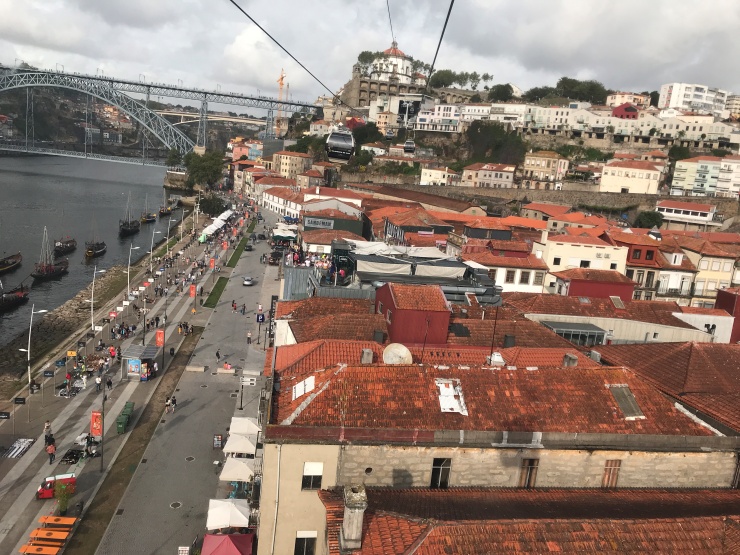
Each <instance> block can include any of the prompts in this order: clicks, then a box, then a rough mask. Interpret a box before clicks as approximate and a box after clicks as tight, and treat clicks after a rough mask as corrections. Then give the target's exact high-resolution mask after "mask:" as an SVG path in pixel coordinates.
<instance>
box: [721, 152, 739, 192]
mask: <svg viewBox="0 0 740 555" xmlns="http://www.w3.org/2000/svg"><path fill="white" fill-rule="evenodd" d="M717 196H718V197H733V198H738V196H740V156H725V157H724V158H722V162H721V165H720V167H719V178H718V179H717Z"/></svg>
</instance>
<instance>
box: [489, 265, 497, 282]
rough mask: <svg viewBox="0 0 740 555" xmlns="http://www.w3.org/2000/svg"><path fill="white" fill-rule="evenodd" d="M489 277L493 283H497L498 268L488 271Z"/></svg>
mask: <svg viewBox="0 0 740 555" xmlns="http://www.w3.org/2000/svg"><path fill="white" fill-rule="evenodd" d="M488 277H489V278H491V281H492V282H494V283H496V268H493V269H492V270H488Z"/></svg>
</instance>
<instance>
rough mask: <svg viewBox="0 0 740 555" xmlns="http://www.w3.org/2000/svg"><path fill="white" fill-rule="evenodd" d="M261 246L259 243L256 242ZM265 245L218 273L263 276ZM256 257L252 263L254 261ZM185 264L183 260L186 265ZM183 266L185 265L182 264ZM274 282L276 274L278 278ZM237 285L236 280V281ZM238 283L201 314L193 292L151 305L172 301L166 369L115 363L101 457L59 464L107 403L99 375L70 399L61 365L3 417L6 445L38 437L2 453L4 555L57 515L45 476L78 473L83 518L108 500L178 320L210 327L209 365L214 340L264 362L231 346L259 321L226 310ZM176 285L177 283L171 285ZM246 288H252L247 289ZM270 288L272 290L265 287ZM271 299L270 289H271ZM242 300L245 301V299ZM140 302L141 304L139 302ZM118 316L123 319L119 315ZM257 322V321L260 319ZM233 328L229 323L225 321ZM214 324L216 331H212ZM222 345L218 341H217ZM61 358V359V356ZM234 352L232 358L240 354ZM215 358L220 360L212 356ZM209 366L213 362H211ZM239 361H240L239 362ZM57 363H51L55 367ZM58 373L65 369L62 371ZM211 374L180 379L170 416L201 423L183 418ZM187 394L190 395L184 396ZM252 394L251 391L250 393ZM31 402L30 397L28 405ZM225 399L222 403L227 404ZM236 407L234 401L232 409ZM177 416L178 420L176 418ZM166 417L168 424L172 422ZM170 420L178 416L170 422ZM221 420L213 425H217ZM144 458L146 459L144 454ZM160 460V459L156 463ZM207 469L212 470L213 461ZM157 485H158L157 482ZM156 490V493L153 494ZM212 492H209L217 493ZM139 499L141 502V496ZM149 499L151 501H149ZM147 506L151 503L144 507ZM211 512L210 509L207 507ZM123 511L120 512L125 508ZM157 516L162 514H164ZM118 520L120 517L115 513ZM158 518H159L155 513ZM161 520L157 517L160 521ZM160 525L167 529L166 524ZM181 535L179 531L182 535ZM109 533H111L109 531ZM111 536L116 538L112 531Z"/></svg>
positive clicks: (257, 291)
mask: <svg viewBox="0 0 740 555" xmlns="http://www.w3.org/2000/svg"><path fill="white" fill-rule="evenodd" d="M186 243H187V239H185V240H184V241H183V242H182V243H178V244H177V245H175V246H173V247H172V249H171V250H173V251H178V250H181V249H183V248H184V247H185V244H186ZM258 247H259V245H258ZM203 250H204V247H203V246H202V245H197V244H195V245H192V246H191V247H190V248H189V249H186V252H185V253H184V255H183V256H190V257H191V258H195V257H198V256H199V257H202V256H203ZM264 250H266V246H263V247H262V248H261V249H260V248H258V249H256V250H255V251H253V252H251V253H243V254H242V257H241V259H240V261H239V263H238V265H237V267H236V268H235V269H233V270H232V269H225V271H224V272H221V273H219V274H217V275H218V276H220V277H229V276H234V277H236V276H240V275H241V274H242V272H244V271H246V270H247V269H250V270H251V268H252V267H254V265H256V266H257V268H255V271H254V272H253V273H252V275H255V276H258V277H260V278H261V276H260V275H258V273H257V270H259V271H260V272H265V271H266V268H265V267H264V266H261V265H259V264H258V260H259V255H260V254H261V252H262V251H264ZM231 253H233V250H231V249H229V250H228V252H227V253H219V254H220V255H222V260H221V262H225V258H224V256H225V255H226V254H228V255H230V254H231ZM252 261H254V262H252ZM183 265H184V264H183ZM177 269H178V268H177V264H175V266H174V268H172V269H171V270H168V271H172V270H175V271H176V270H177ZM183 269H184V268H183ZM269 270H274V268H270V269H269ZM143 278H144V276H143V275H139V276H136V280H134V275H133V274H132V280H131V281H132V284H133V283H138V282H139V281H141V280H142V279H143ZM272 279H273V280H274V278H272ZM264 281H265V280H264V279H262V278H261V279H260V280H258V285H257V286H255V287H252V288H247V287H244V288H243V289H238V291H239V292H242V291H243V293H244V294H245V295H246V294H247V293H248V292H249V293H251V295H257V296H260V298H261V295H262V293H263V288H262V287H261V286H262V284H263V283H264ZM276 283H277V282H274V281H273V282H271V283H270V284H271V285H272V286H273V287H275V288H276V285H275V284H276ZM232 284H233V285H232ZM236 284H238V285H239V287H242V286H241V280H237V279H232V280H230V282H229V285H227V289H226V291H225V292H224V293H223V295H222V296H221V300H220V302H219V305H218V306H217V307H216V309H215V310H211V309H205V308H201V307H200V306H197V309H196V313H195V314H192V307H193V303H192V299H191V298H190V297H189V296H188V295H187V293H185V294H183V295H180V296H173V295H172V294H170V296H169V297H168V298H166V299H165V298H158V300H157V302H156V303H155V304H154V305H149V307H150V308H151V310H150V312H149V314H148V315H147V317H149V318H151V317H154V316H155V315H160V316H161V315H163V314H164V310H165V305H166V311H167V326H166V338H167V339H166V346H165V349H164V354H163V353H162V351H161V350H160V353H159V354H158V355H157V362H158V364H160V372H159V376H158V377H157V378H156V379H154V380H152V381H150V382H138V381H136V382H135V381H129V380H128V377H127V376H122V375H121V369H120V366H119V365H118V364H117V363H114V364H113V365H112V367H111V369H110V370H109V372H108V374H107V375H108V376H110V377H111V378H112V381H113V390H112V391H110V392H109V393H108V398H107V402H106V403H105V414H106V418H105V442H104V445H103V453H104V456H103V458H102V462H101V458H99V457H98V458H92V459H88V460H82V461H80V462H79V463H77V464H75V465H71V466H70V465H62V464H61V463H60V460H61V458H62V457H63V455H64V454H65V453H66V451H67V450H68V449H69V448H70V447H71V446H72V445H73V442H74V439H75V438H76V437H77V436H78V435H79V434H81V433H83V432H86V431H87V430H88V429H89V425H90V412H91V411H92V410H100V409H101V408H102V401H103V394H102V392H101V393H98V392H96V391H95V384H94V381H93V380H90V381H88V384H87V389H86V390H84V391H82V392H80V393H79V394H78V395H77V396H75V397H73V398H71V399H66V398H62V397H58V396H54V395H52V392H53V391H54V385H55V382H56V385H59V384H60V383H61V381H62V380H63V379H64V378H63V374H64V369H61V372H60V373H61V375H57V376H55V377H54V378H48V379H47V380H45V381H44V384H43V386H44V390H43V394H42V393H36V394H34V395H33V396H31V397H30V398H27V399H26V401H27V403H26V405H17V406H15V407H14V408H15V409H16V410H14V411H13V415H12V417H11V419H9V420H5V421H2V422H0V444H1V445H3V446H5V447H7V446H9V445H11V442H12V441H13V440H14V438H26V439H29V440H33V441H34V442H33V444H32V445H31V446H30V448H28V450H27V451H25V453H23V455H22V456H20V457H19V458H2V459H0V501H2V502H0V552H2V553H11V552H17V550H18V549H19V548H20V546H21V545H22V544H24V543H25V542H26V540H27V538H28V534H29V532H30V531H31V530H33V529H34V528H36V527H37V522H38V518H39V517H40V516H43V515H46V514H51V513H52V512H54V510H55V508H56V501H54V500H48V501H38V500H36V499H35V492H36V488H37V487H38V485H40V484H41V482H42V480H43V479H44V478H45V477H46V476H50V475H54V474H59V473H65V472H75V473H76V474H77V476H78V484H77V493H76V495H75V496H74V497H73V499H72V500H71V501H70V510H69V514H70V515H71V516H77V512H79V510H80V509H82V511H83V513H82V515H83V523H84V519H85V516H86V515H85V513H84V511H86V510H87V507H89V506H90V502H91V500H92V498H93V497H95V496H98V497H99V498H101V499H104V498H105V496H106V492H105V490H101V489H100V488H101V484H103V481H104V480H105V478H106V475H107V474H108V472H109V471H110V469H111V467H112V466H113V464H114V463H115V462H116V457H117V455H118V454H119V453H120V452H121V450H122V449H123V448H124V446H125V442H126V440H127V439H128V437H129V435H130V434H131V431H132V430H134V429H135V427H136V425H137V422H138V419H139V417H140V416H141V414H142V411H143V409H144V407H146V405H147V403H148V402H149V401H150V399H151V398H152V396H153V394H154V392H155V390H156V388H157V385H158V383H159V380H161V379H162V378H163V377H164V376H166V371H167V366H169V364H170V362H171V360H172V358H173V357H172V356H170V354H169V349H170V348H171V347H172V348H174V349H175V353H176V354H175V356H177V351H178V349H179V347H180V345H181V344H182V343H183V342H184V341H186V338H184V337H183V336H180V335H178V333H177V323H178V322H180V321H183V320H185V321H188V322H189V323H190V324H193V325H195V326H197V327H200V326H202V327H204V328H205V330H206V331H204V333H203V334H202V335H201V337H200V340H199V343H198V345H197V346H196V347H195V357H196V358H197V357H202V360H203V363H202V366H206V365H209V364H208V363H207V362H208V361H207V358H208V357H209V356H210V357H215V350H212V347H213V345H215V344H216V343H220V344H221V349H222V351H221V352H222V353H224V354H225V355H226V356H228V357H234V358H238V359H242V358H243V359H244V360H243V361H241V360H239V361H238V362H241V365H240V366H242V368H246V367H248V366H250V367H251V366H254V367H256V366H257V365H259V366H260V369H261V364H262V362H260V361H259V358H260V353H261V352H258V351H257V349H255V350H254V352H253V353H252V352H247V351H246V350H245V352H244V353H243V354H239V353H237V348H236V346H233V347H232V346H231V343H232V342H234V343H237V342H238V339H240V338H241V339H242V343H243V344H244V347H246V340H245V339H244V338H245V336H246V326H247V325H248V324H249V322H251V321H253V319H254V312H253V311H254V309H255V308H256V306H252V307H251V308H252V315H251V318H249V317H248V316H241V315H240V314H239V316H240V319H239V320H238V322H239V323H238V324H237V320H234V319H233V318H231V317H233V316H235V315H234V314H233V313H232V311H231V310H225V309H224V308H223V307H224V306H226V307H228V305H230V303H231V300H232V299H231V298H227V297H229V295H230V294H231V291H230V289H231V288H232V287H234V286H235V285H236ZM198 286H199V287H200V286H203V288H204V290H205V291H206V292H208V291H210V289H211V287H212V277H211V276H210V275H209V274H208V273H205V275H204V276H203V277H202V278H201V279H200V280H199V282H198ZM171 289H174V288H171ZM247 290H248V291H247ZM236 294H237V292H236V291H234V295H236ZM264 294H268V293H264ZM268 298H269V294H268ZM243 302H244V301H243ZM121 304H122V303H121V296H119V297H118V300H117V301H114V302H113V303H112V304H111V305H110V306H106V307H101V309H100V310H99V311H98V312H97V314H96V318H95V319H96V323H100V322H101V321H102V318H103V317H104V316H105V315H107V314H108V311H109V310H110V309H115V308H117V307H118V306H121ZM138 304H139V305H140V306H141V304H142V303H138ZM263 305H265V306H269V303H265V302H263ZM123 308H124V310H123V311H122V312H123V314H122V315H120V316H119V318H124V321H126V319H129V320H130V321H131V322H133V321H134V320H135V317H134V316H132V315H131V313H130V312H129V311H130V309H131V308H130V306H129V307H123ZM222 316H223V317H227V318H231V321H230V322H228V324H230V325H231V326H232V328H233V330H232V331H231V333H230V334H229V333H228V330H226V329H225V330H220V327H222V324H220V323H219V321H220V318H221V317H222ZM119 321H120V319H119ZM255 326H256V324H255ZM226 327H228V325H227V326H226ZM211 330H212V331H211ZM83 332H84V330H81V331H80V335H81V334H83ZM141 332H142V330H141V328H140V329H138V330H137V333H136V334H135V335H134V337H133V338H130V339H127V340H125V341H123V342H116V345H118V344H120V345H121V347H122V349H123V351H124V352H125V350H126V348H127V347H129V346H130V345H132V344H141V340H142V337H141ZM101 333H102V337H103V340H104V341H106V342H108V341H107V340H108V339H109V337H110V334H109V331H108V328H107V326H106V327H105V328H104V329H103V331H102V332H101ZM222 335H224V336H225V337H226V339H225V340H223V341H219V338H220V336H222ZM255 335H256V327H255ZM77 337H79V335H77V334H76V335H75V336H74V337H73V338H71V339H70V341H73V340H75V339H76V338H77ZM100 337H101V334H100V333H98V334H97V335H96V336H95V338H89V340H88V341H87V343H86V348H88V349H90V348H92V346H93V342H97V340H98V339H99V338H100ZM154 341H155V334H154V333H153V332H150V333H149V334H147V343H148V344H153V343H154ZM217 348H218V347H217ZM63 354H64V353H59V356H62V355H63ZM57 358H58V357H57ZM234 358H232V360H234ZM261 358H262V360H263V358H264V354H263V353H262V354H261ZM163 360H164V365H163V364H162V361H163ZM196 362H197V363H198V364H201V362H200V361H196ZM214 362H215V359H214ZM209 366H210V365H209ZM235 366H237V364H235ZM51 368H53V365H52V367H50V368H49V369H51ZM58 374H59V373H58ZM207 376H210V374H209V373H205V372H202V371H201V372H200V373H197V374H196V373H190V372H187V373H185V375H184V376H183V377H182V378H181V381H182V385H183V386H186V388H185V389H183V388H181V390H182V393H181V392H180V391H178V392H177V393H176V394H177V396H178V400H179V403H178V413H177V414H175V415H172V416H173V417H174V418H172V419H171V420H175V419H177V418H178V417H180V415H183V417H182V418H181V420H180V421H181V422H183V423H185V422H190V423H192V424H193V425H196V428H197V424H198V423H199V422H200V421H201V414H200V413H199V414H198V415H197V416H195V417H193V418H192V419H187V418H185V416H187V414H188V411H196V410H199V411H201V409H203V408H205V406H204V405H203V404H202V403H201V404H199V402H198V400H197V399H198V396H197V395H196V394H195V393H199V392H200V391H198V390H202V391H207V390H208V388H201V387H200V385H208V386H210V385H211V384H208V383H206V384H199V383H193V384H190V382H189V381H190V380H191V379H192V380H197V379H198V378H200V379H202V378H204V377H207ZM212 377H213V378H215V379H216V380H224V379H225V377H224V376H221V375H217V376H212ZM230 378H231V380H235V381H236V382H237V383H238V378H236V379H235V378H234V377H233V376H230ZM37 381H41V380H40V379H37ZM223 385H224V387H228V388H229V390H228V396H227V399H229V400H232V401H234V402H235V401H236V399H233V397H232V396H231V394H232V393H233V389H237V388H238V386H234V384H233V383H226V382H225V383H224V384H223ZM191 386H193V387H194V388H197V390H196V391H194V392H193V393H192V395H191V390H190V389H187V388H189V387H191ZM219 389H221V388H220V386H219V387H214V388H213V390H214V391H216V390H219ZM252 389H253V390H254V391H253V392H251V393H254V394H255V395H258V394H259V391H258V388H252ZM226 391H227V390H225V389H224V390H223V391H222V393H226ZM183 393H184V394H185V396H183ZM209 393H210V392H209ZM245 393H247V392H245ZM20 395H21V396H26V397H29V396H28V395H27V394H26V393H25V391H24V392H23V393H20ZM29 401H30V403H29ZM127 401H133V402H135V403H136V410H135V411H134V415H133V421H132V422H131V423H130V424H129V426H128V428H127V431H126V433H124V434H120V435H119V434H117V433H116V423H115V416H117V415H118V414H119V413H120V411H121V409H122V408H123V405H124V404H125V402H127ZM244 402H245V405H246V404H247V403H248V402H249V403H251V404H254V402H253V401H252V400H249V401H247V396H246V395H245V401H244ZM220 404H224V403H223V402H221V403H220ZM232 408H233V407H232ZM201 412H203V413H206V412H208V411H201ZM46 420H50V421H51V424H52V430H53V431H54V435H55V438H56V443H57V459H56V461H55V463H54V464H53V465H49V462H48V457H47V456H46V454H45V453H44V452H43V448H44V438H43V434H42V428H43V423H44V421H46ZM176 422H177V421H176ZM166 423H167V422H165V424H166ZM169 423H171V424H172V422H169ZM214 425H215V424H214ZM178 426H180V427H183V428H184V427H185V426H184V425H177V424H175V425H173V426H170V428H177V427H178ZM217 432H218V430H209V431H208V435H207V437H206V440H205V441H206V444H207V445H208V446H209V447H210V440H211V437H212V434H213V433H217ZM222 433H224V434H225V430H224V431H222ZM193 434H197V431H192V430H191V431H189V432H187V434H186V435H187V436H192V435H193ZM162 435H165V436H168V437H172V434H167V433H161V432H160V430H157V431H156V433H155V435H154V437H153V438H152V445H158V438H159V437H160V436H162ZM152 456H153V457H154V459H155V460H156V454H155V455H152ZM148 457H149V455H147V456H146V457H144V459H147V460H145V461H144V463H143V464H147V462H148ZM144 459H142V460H144ZM153 466H157V465H153ZM147 468H151V467H147ZM209 470H211V472H212V469H210V467H209ZM131 472H132V473H133V474H134V477H133V478H134V479H133V480H132V482H131V484H132V485H133V484H135V483H138V482H139V481H143V478H142V479H141V480H139V479H138V478H139V476H137V473H138V470H137V469H136V468H135V467H134V468H132V469H131ZM182 487H183V489H185V490H187V489H188V488H189V487H190V485H189V484H187V483H185V484H182ZM155 490H156V488H155ZM131 491H132V492H134V491H135V489H132V490H131ZM152 493H153V492H152ZM213 493H215V492H212V493H211V495H213ZM168 495H170V496H171V495H172V494H171V493H170V492H168ZM127 497H128V494H127V495H126V496H124V500H123V501H125V500H126V498H127ZM80 501H82V502H84V506H82V507H80V506H79V505H77V504H78V503H79V502H80ZM115 501H116V502H118V501H121V500H119V499H117V500H115ZM135 503H136V504H138V502H136V501H135ZM144 505H146V503H144ZM142 508H145V507H142ZM205 508H207V499H206V500H205ZM203 510H205V509H203ZM136 511H137V509H134V510H133V511H130V512H132V513H135V512H136ZM119 512H120V511H119ZM122 514H123V515H125V514H126V511H125V510H124V512H123V513H122ZM158 516H159V517H161V516H162V515H161V514H159V515H158ZM115 518H118V517H115ZM152 518H154V517H153V516H152ZM155 520H156V519H155ZM160 531H161V528H160ZM111 534H115V528H114V527H111ZM177 535H179V534H177ZM106 537H107V536H106ZM112 537H113V536H112ZM176 540H177V541H176V542H175V543H177V544H178V545H180V544H182V542H181V541H179V538H176ZM183 541H185V543H184V544H183V545H187V544H188V543H189V542H188V540H187V538H186V539H184V540H183ZM123 545H124V547H122V549H123V550H122V551H121V552H122V553H123V552H127V553H131V552H140V553H145V552H151V553H154V552H158V550H159V548H158V547H154V546H152V547H151V550H149V549H148V548H146V547H144V546H143V545H142V548H141V549H136V550H135V551H132V550H131V549H130V547H131V546H128V548H126V547H125V545H126V544H125V542H124V544H123ZM94 549H95V546H91V545H89V544H87V545H86V544H85V538H84V537H73V538H72V541H70V543H69V546H68V547H67V549H66V550H65V552H69V553H74V552H80V553H92V552H94ZM100 552H101V553H108V552H114V551H110V550H101V551H100Z"/></svg>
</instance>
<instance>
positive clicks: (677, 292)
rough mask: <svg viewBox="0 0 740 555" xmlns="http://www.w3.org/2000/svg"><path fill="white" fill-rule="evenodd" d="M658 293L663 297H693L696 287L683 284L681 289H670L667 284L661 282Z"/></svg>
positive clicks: (690, 284)
mask: <svg viewBox="0 0 740 555" xmlns="http://www.w3.org/2000/svg"><path fill="white" fill-rule="evenodd" d="M656 293H657V294H658V296H663V297H693V296H694V285H693V284H692V283H682V284H681V285H680V286H679V287H668V285H667V284H664V283H662V282H660V281H659V282H658V287H657V289H656Z"/></svg>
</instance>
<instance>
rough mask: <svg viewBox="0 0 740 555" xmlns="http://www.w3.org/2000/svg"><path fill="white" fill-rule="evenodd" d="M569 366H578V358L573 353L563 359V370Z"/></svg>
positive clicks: (566, 354)
mask: <svg viewBox="0 0 740 555" xmlns="http://www.w3.org/2000/svg"><path fill="white" fill-rule="evenodd" d="M569 366H578V357H577V356H576V355H574V354H571V353H565V356H564V357H563V368H567V367H569Z"/></svg>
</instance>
